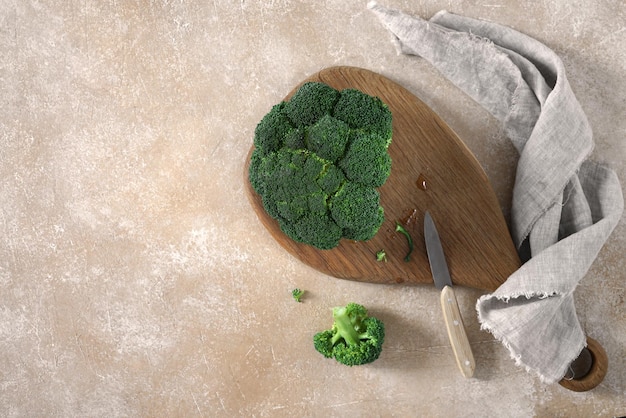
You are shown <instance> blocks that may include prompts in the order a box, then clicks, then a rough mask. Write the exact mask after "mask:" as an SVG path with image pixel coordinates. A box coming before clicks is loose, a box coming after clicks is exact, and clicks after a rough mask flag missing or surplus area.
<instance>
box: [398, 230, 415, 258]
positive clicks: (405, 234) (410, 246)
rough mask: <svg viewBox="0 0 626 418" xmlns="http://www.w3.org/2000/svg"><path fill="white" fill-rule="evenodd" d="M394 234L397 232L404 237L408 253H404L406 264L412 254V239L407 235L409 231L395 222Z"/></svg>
mask: <svg viewBox="0 0 626 418" xmlns="http://www.w3.org/2000/svg"><path fill="white" fill-rule="evenodd" d="M396 232H399V233H401V234H402V235H404V236H405V237H406V242H407V244H408V245H409V251H408V252H407V253H406V256H404V261H406V262H407V263H408V262H409V261H411V253H412V252H413V238H411V234H409V231H407V230H406V229H405V228H404V227H403V226H402V225H400V224H399V223H398V222H396Z"/></svg>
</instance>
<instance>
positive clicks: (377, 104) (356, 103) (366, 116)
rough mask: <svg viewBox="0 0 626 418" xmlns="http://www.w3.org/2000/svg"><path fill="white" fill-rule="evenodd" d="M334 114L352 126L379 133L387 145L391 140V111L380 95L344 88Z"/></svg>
mask: <svg viewBox="0 0 626 418" xmlns="http://www.w3.org/2000/svg"><path fill="white" fill-rule="evenodd" d="M333 116H334V117H336V118H337V119H340V120H342V121H344V122H346V123H347V124H348V125H349V126H350V127H351V128H355V129H363V130H366V131H367V132H371V133H377V134H378V135H380V136H382V137H383V138H384V139H385V141H386V143H387V145H389V143H390V142H391V135H392V124H391V122H392V117H391V112H390V111H389V107H388V106H387V105H386V104H385V103H383V101H382V100H380V99H379V98H378V97H374V96H370V95H367V94H365V93H363V92H362V91H360V90H356V89H346V90H342V91H341V96H340V97H339V101H338V102H337V104H336V105H335V109H334V113H333Z"/></svg>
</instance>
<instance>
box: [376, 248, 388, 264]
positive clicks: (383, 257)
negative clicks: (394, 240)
mask: <svg viewBox="0 0 626 418" xmlns="http://www.w3.org/2000/svg"><path fill="white" fill-rule="evenodd" d="M376 261H384V262H385V263H386V262H387V252H386V251H385V250H384V249H383V250H379V251H378V252H377V253H376Z"/></svg>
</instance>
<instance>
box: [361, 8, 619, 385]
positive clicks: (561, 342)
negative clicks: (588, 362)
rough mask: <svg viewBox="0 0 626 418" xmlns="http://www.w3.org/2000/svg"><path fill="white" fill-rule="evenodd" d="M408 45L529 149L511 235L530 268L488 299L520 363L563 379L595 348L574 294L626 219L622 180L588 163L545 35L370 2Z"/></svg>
mask: <svg viewBox="0 0 626 418" xmlns="http://www.w3.org/2000/svg"><path fill="white" fill-rule="evenodd" d="M368 8H369V9H371V10H372V11H373V12H374V13H375V14H376V16H378V18H379V19H380V21H381V23H382V24H383V25H384V26H385V27H386V28H387V29H388V30H389V31H390V32H391V34H392V35H393V41H394V42H395V44H396V46H397V48H398V51H399V52H400V53H403V54H407V55H417V56H420V57H422V58H424V59H426V60H428V61H429V62H430V63H431V64H432V65H433V66H435V67H436V68H437V69H438V70H439V71H440V72H441V73H442V74H443V75H444V76H445V77H446V78H448V79H449V80H450V81H451V82H453V83H454V84H455V85H456V86H458V87H459V88H460V89H462V90H463V91H464V92H465V93H466V94H468V95H469V96H471V97H472V98H473V99H474V100H475V101H476V102H478V103H479V104H480V105H482V106H483V107H484V108H485V109H486V110H488V111H489V112H490V113H491V114H492V115H494V117H496V118H497V119H498V120H499V121H501V123H502V124H503V128H504V131H505V133H506V135H507V136H508V138H510V140H511V141H512V143H513V145H514V146H515V148H516V149H517V150H518V152H519V161H518V166H517V171H516V178H515V185H514V189H513V201H512V207H511V233H512V236H513V240H514V242H515V244H516V246H517V248H518V250H519V251H520V253H522V252H523V251H522V250H523V249H525V248H526V249H528V247H529V250H530V253H529V258H528V260H527V261H525V263H524V264H523V265H522V267H521V268H520V269H519V270H517V271H516V272H514V273H513V274H512V275H511V276H510V277H508V278H507V280H506V282H505V283H503V284H502V285H501V286H500V287H499V288H498V289H496V291H495V292H493V293H492V294H488V295H484V296H482V297H481V298H480V299H479V300H478V302H477V305H476V309H477V312H478V318H479V321H480V323H481V327H482V328H483V329H486V330H488V331H490V332H491V333H492V334H493V335H494V336H495V337H496V338H497V339H498V340H500V341H501V342H502V343H503V344H504V345H505V346H506V347H507V348H508V349H509V351H510V353H511V357H512V358H513V359H515V361H516V364H518V365H522V366H524V367H525V368H526V370H527V371H533V372H535V373H537V374H538V375H539V377H540V379H541V380H542V381H543V382H546V383H553V382H556V381H558V380H560V379H562V378H563V377H564V376H565V374H566V373H567V371H568V367H569V365H570V363H571V362H572V361H573V360H574V359H576V358H577V357H578V355H579V354H580V352H581V351H582V349H583V348H584V347H585V345H586V338H585V334H584V332H583V330H582V327H581V325H580V323H579V321H578V318H577V315H576V309H575V306H574V297H573V292H574V290H575V288H576V286H577V284H578V283H579V282H580V280H581V279H582V278H583V277H584V276H585V275H586V273H587V271H588V270H589V267H590V266H591V264H592V263H593V261H594V260H595V258H596V257H597V255H598V252H599V251H600V249H601V247H602V246H603V245H604V243H605V242H606V240H607V238H608V237H609V235H610V234H611V232H612V231H613V229H614V228H615V226H616V224H617V223H618V222H619V220H620V218H621V214H622V211H623V207H624V201H623V196H622V190H621V186H620V183H619V180H618V178H617V176H616V174H615V172H614V171H612V170H611V169H610V168H608V167H606V166H604V165H601V164H598V163H594V162H592V161H590V160H588V156H589V154H590V153H591V151H592V149H593V140H592V132H591V128H590V126H589V123H588V121H587V118H586V117H585V114H584V112H583V110H582V108H581V107H580V105H579V103H578V101H577V100H576V97H575V96H574V93H573V92H572V90H571V88H570V86H569V83H568V81H567V78H566V75H565V70H564V67H563V63H562V61H561V60H560V59H559V57H558V56H557V55H556V54H555V53H554V52H553V51H552V50H550V49H549V48H548V47H547V46H545V45H543V44H542V43H540V42H538V41H537V40H535V39H533V38H531V37H529V36H527V35H524V34H522V33H519V32H517V31H515V30H513V29H510V28H507V27H505V26H502V25H498V24H495V23H491V22H487V21H482V20H476V19H471V18H467V17H463V16H459V15H455V14H452V13H448V12H446V11H441V12H439V13H437V14H436V15H435V16H434V17H432V18H431V19H430V20H428V21H426V20H423V19H420V18H419V17H413V16H409V15H407V14H405V13H402V12H400V11H398V10H392V9H389V8H386V7H383V6H381V5H379V4H377V3H376V2H370V3H369V4H368Z"/></svg>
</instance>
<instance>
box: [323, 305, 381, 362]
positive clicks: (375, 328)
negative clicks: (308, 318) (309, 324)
mask: <svg viewBox="0 0 626 418" xmlns="http://www.w3.org/2000/svg"><path fill="white" fill-rule="evenodd" d="M333 319H334V323H333V327H332V328H331V329H329V330H326V331H322V332H319V333H317V334H315V336H314V337H313V345H314V347H315V349H316V350H317V351H318V352H319V353H321V354H322V355H323V356H324V357H326V358H334V359H335V360H337V361H338V362H339V363H342V364H345V365H346V366H357V365H361V364H367V363H371V362H373V361H374V360H376V359H377V358H378V357H379V356H380V353H381V352H382V349H383V342H384V340H385V326H384V324H383V322H382V321H381V320H379V319H378V318H375V317H373V316H369V315H368V314H367V310H366V309H365V307H364V306H362V305H359V304H357V303H354V302H351V303H348V304H347V305H346V306H345V307H336V308H333Z"/></svg>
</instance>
